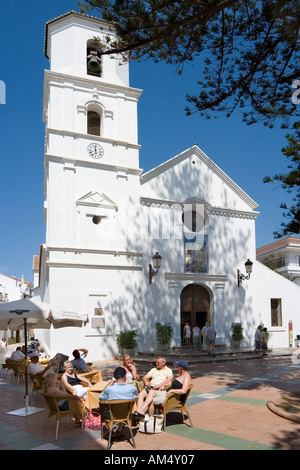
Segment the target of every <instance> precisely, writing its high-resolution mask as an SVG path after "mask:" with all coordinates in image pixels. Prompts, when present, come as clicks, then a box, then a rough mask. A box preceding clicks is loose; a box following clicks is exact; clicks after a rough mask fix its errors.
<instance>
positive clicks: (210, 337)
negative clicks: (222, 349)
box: [206, 325, 217, 357]
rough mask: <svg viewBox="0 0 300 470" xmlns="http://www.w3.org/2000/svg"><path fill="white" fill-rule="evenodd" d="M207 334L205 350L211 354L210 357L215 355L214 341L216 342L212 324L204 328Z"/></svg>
mask: <svg viewBox="0 0 300 470" xmlns="http://www.w3.org/2000/svg"><path fill="white" fill-rule="evenodd" d="M206 335H207V340H206V341H207V351H208V353H209V354H212V357H215V343H216V336H217V334H216V331H215V329H214V328H213V327H212V326H210V325H209V326H208V327H207V330H206Z"/></svg>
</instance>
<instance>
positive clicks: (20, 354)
mask: <svg viewBox="0 0 300 470" xmlns="http://www.w3.org/2000/svg"><path fill="white" fill-rule="evenodd" d="M24 358H25V354H24V353H23V352H22V348H21V346H19V347H17V349H16V350H15V351H14V352H13V353H12V355H11V356H10V359H13V360H14V361H19V360H20V359H24Z"/></svg>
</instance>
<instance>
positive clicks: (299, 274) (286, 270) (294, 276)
mask: <svg viewBox="0 0 300 470" xmlns="http://www.w3.org/2000/svg"><path fill="white" fill-rule="evenodd" d="M256 259H257V260H258V261H260V262H261V263H263V264H265V265H266V266H268V267H269V268H270V269H274V270H275V271H276V272H278V273H279V274H281V275H282V276H285V277H286V278H288V279H290V281H293V282H295V283H296V284H298V286H300V238H299V237H292V236H290V237H285V238H280V239H279V240H276V241H275V242H273V243H269V244H268V245H264V246H261V247H260V248H257V250H256Z"/></svg>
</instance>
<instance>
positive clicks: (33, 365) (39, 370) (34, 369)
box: [27, 352, 53, 380]
mask: <svg viewBox="0 0 300 470" xmlns="http://www.w3.org/2000/svg"><path fill="white" fill-rule="evenodd" d="M29 357H30V361H31V362H30V364H29V365H28V367H27V372H28V374H30V375H35V376H36V378H37V379H39V378H41V377H43V376H44V375H45V373H46V372H47V371H48V370H49V369H50V367H51V366H52V362H53V361H49V364H48V365H47V367H43V366H42V364H39V353H37V352H33V353H31V354H30V355H29ZM33 380H34V379H33Z"/></svg>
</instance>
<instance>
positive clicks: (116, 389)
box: [99, 367, 138, 436]
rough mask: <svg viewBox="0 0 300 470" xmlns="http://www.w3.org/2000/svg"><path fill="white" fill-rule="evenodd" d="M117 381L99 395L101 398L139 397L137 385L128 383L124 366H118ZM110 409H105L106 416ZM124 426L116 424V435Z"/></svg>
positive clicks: (121, 398) (115, 374)
mask: <svg viewBox="0 0 300 470" xmlns="http://www.w3.org/2000/svg"><path fill="white" fill-rule="evenodd" d="M114 378H115V382H114V384H113V385H108V386H106V388H105V389H104V391H103V392H102V393H100V395H99V399H100V401H101V400H104V401H105V400H108V401H110V400H111V401H113V400H133V399H136V398H137V397H138V393H137V388H136V386H135V385H132V384H129V383H126V370H125V369H124V367H117V368H116V369H115V371H114ZM108 413H109V412H108V410H106V409H105V410H104V414H105V416H107V414H108ZM122 428H123V423H121V424H119V425H118V426H116V428H115V429H114V433H116V436H118V435H119V433H120V431H121V429H122Z"/></svg>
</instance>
